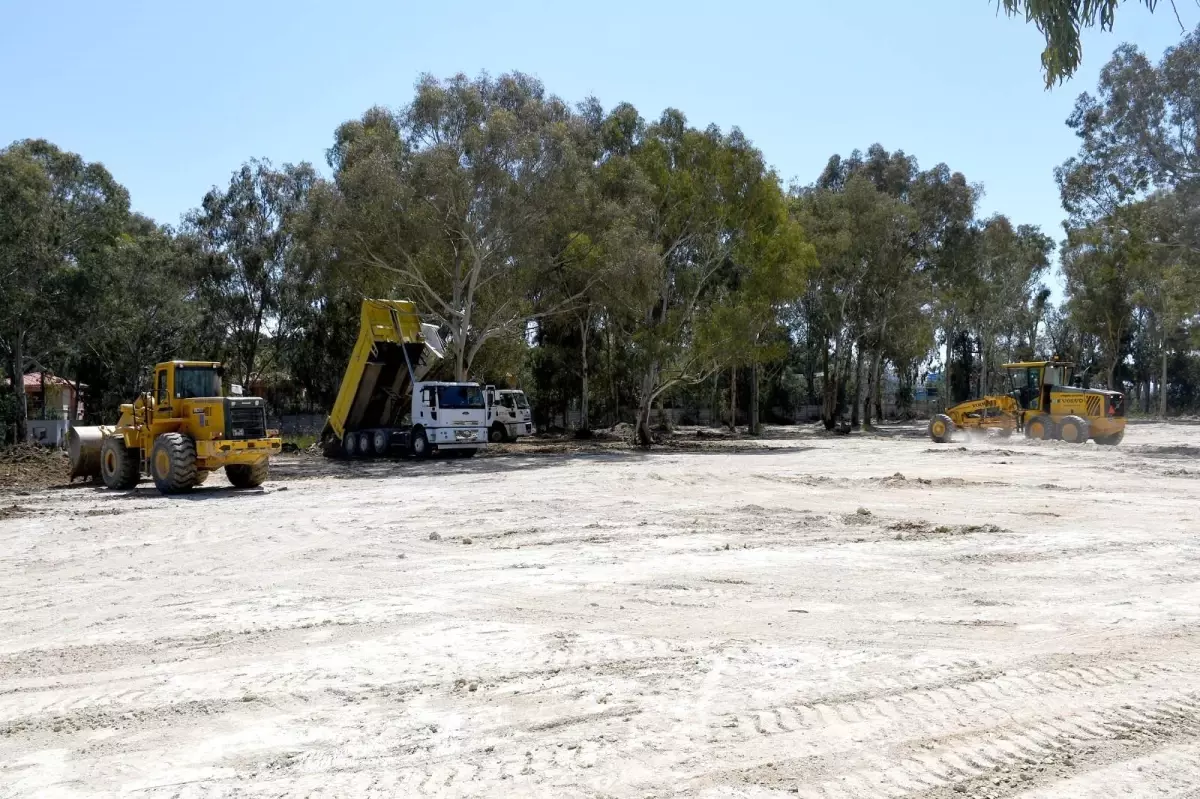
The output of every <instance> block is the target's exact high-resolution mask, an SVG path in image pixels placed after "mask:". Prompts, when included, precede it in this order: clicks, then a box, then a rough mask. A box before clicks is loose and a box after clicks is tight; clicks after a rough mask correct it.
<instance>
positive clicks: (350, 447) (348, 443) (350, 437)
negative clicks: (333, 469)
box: [342, 431, 358, 458]
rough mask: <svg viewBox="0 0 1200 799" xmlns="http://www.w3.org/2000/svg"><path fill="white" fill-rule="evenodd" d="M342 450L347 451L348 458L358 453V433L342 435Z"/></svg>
mask: <svg viewBox="0 0 1200 799" xmlns="http://www.w3.org/2000/svg"><path fill="white" fill-rule="evenodd" d="M342 450H343V451H345V453H346V457H347V458H353V457H355V456H356V455H358V434H357V433H351V432H349V431H347V433H346V434H345V435H344V436H342Z"/></svg>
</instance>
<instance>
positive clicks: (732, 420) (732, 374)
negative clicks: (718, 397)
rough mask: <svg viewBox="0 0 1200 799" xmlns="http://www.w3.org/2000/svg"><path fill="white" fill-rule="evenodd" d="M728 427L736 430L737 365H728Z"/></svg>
mask: <svg viewBox="0 0 1200 799" xmlns="http://www.w3.org/2000/svg"><path fill="white" fill-rule="evenodd" d="M729 429H730V430H732V431H733V432H735V433H736V432H737V367H736V366H731V367H729Z"/></svg>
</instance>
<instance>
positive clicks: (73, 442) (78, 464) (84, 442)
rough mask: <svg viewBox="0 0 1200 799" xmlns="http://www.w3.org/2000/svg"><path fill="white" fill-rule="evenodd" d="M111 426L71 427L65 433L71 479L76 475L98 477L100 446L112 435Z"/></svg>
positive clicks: (95, 478) (94, 478)
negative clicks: (69, 458) (69, 456)
mask: <svg viewBox="0 0 1200 799" xmlns="http://www.w3.org/2000/svg"><path fill="white" fill-rule="evenodd" d="M112 433H113V430H112V428H111V427H72V428H71V430H70V432H69V433H68V434H67V450H68V452H70V455H71V477H70V479H71V481H72V482H74V480H75V478H76V477H83V478H91V479H93V480H98V479H100V446H101V445H102V444H103V443H104V439H105V438H107V437H108V436H110V435H112Z"/></svg>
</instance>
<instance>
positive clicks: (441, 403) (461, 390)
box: [437, 386, 483, 408]
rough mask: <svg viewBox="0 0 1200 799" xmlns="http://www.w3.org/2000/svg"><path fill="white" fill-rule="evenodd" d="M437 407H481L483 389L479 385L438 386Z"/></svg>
mask: <svg viewBox="0 0 1200 799" xmlns="http://www.w3.org/2000/svg"><path fill="white" fill-rule="evenodd" d="M437 392H438V407H439V408H482V407H483V391H482V390H480V388H479V386H438V390H437Z"/></svg>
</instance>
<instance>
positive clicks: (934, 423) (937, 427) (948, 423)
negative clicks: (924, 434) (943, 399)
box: [929, 413, 954, 444]
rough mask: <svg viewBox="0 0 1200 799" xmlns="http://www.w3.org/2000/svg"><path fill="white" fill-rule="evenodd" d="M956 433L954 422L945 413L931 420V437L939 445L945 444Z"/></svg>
mask: <svg viewBox="0 0 1200 799" xmlns="http://www.w3.org/2000/svg"><path fill="white" fill-rule="evenodd" d="M953 432H954V420H952V419H951V418H950V417H949V416H947V415H946V414H944V413H939V414H938V415H936V416H934V417H933V418H932V419H930V420H929V437H930V438H932V439H933V440H934V442H935V443H937V444H945V443H946V442H947V441H949V440H950V435H951V434H952V433H953Z"/></svg>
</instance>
